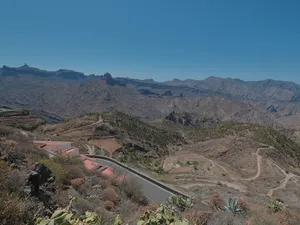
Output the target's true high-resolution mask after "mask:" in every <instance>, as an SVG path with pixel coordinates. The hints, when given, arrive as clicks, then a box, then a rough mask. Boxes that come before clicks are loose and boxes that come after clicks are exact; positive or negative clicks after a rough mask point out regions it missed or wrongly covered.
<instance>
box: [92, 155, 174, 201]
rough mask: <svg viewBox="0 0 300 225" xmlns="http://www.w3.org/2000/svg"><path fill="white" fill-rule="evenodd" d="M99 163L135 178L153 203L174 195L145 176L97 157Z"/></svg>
mask: <svg viewBox="0 0 300 225" xmlns="http://www.w3.org/2000/svg"><path fill="white" fill-rule="evenodd" d="M96 162H97V163H100V164H101V165H105V166H110V167H112V168H114V169H116V170H117V171H118V172H120V171H121V173H123V174H122V175H125V176H126V177H127V178H128V179H134V180H135V181H136V182H137V183H138V184H139V185H140V186H141V189H142V190H143V192H144V195H145V196H146V197H147V198H148V200H149V202H151V203H160V202H163V201H165V200H167V199H168V197H169V196H172V195H174V194H173V193H172V192H170V191H168V190H165V189H164V188H162V187H160V186H158V185H156V184H154V183H152V182H150V181H148V180H146V179H145V178H143V177H140V176H138V175H137V174H134V173H132V172H130V171H127V170H125V169H124V168H123V167H121V166H119V165H117V164H114V163H113V162H109V161H107V160H104V159H96Z"/></svg>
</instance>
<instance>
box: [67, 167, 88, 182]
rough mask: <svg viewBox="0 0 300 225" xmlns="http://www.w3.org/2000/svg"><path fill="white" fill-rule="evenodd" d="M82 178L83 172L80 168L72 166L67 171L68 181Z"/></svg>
mask: <svg viewBox="0 0 300 225" xmlns="http://www.w3.org/2000/svg"><path fill="white" fill-rule="evenodd" d="M84 177H85V174H84V171H83V170H82V168H80V167H77V166H73V167H71V168H70V169H69V171H68V179H69V180H72V179H76V178H84Z"/></svg>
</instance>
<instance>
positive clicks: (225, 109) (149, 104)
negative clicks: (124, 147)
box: [0, 64, 300, 126]
mask: <svg viewBox="0 0 300 225" xmlns="http://www.w3.org/2000/svg"><path fill="white" fill-rule="evenodd" d="M299 94H300V86H299V85H297V84H295V83H292V82H283V81H273V80H264V81H255V82H245V81H242V80H238V79H230V78H226V79H222V78H218V77H209V78H207V79H205V80H185V81H181V80H178V79H174V80H173V81H169V82H155V81H154V80H152V79H148V80H139V79H130V78H121V77H118V78H113V77H112V76H111V75H110V74H109V73H106V74H104V75H99V76H97V75H91V76H85V75H84V74H83V73H79V72H76V71H72V70H65V69H60V70H58V71H45V70H40V69H37V68H32V67H29V66H28V65H26V64H25V65H24V66H22V67H18V68H12V67H7V66H3V68H2V69H0V104H4V105H8V106H13V107H26V108H30V109H33V110H36V111H42V112H44V113H45V112H47V113H49V115H54V116H60V117H69V116H77V115H81V114H85V113H88V112H96V111H108V110H119V111H123V112H125V113H128V114H132V115H136V116H140V117H143V118H158V117H161V116H166V115H168V114H169V113H171V112H173V111H174V112H177V113H188V114H189V115H191V116H192V117H194V118H197V119H200V120H201V119H203V118H216V119H218V120H220V121H224V120H235V121H238V122H250V123H260V124H268V125H274V126H277V125H278V124H277V122H276V120H277V118H280V117H283V116H287V115H293V114H296V113H297V112H299V111H300V107H299V106H300V104H299V102H298V100H299V99H298V98H299V97H298V96H299Z"/></svg>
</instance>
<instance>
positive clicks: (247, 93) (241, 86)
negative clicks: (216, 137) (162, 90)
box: [165, 77, 300, 101]
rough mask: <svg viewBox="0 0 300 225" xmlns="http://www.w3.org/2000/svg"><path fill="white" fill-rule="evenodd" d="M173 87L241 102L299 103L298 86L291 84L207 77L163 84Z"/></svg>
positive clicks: (299, 89)
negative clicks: (224, 95)
mask: <svg viewBox="0 0 300 225" xmlns="http://www.w3.org/2000/svg"><path fill="white" fill-rule="evenodd" d="M165 84H168V85H173V86H182V85H183V86H185V85H186V86H189V87H193V88H196V89H199V90H210V91H214V92H221V93H226V94H228V95H230V96H232V97H236V98H240V99H243V100H258V101H267V100H278V101H299V100H300V98H299V97H300V86H299V85H298V84H295V83H293V82H287V81H275V80H271V79H268V80H262V81H242V80H240V79H231V78H219V77H209V78H207V79H205V80H190V79H188V80H184V81H180V80H173V81H168V82H165Z"/></svg>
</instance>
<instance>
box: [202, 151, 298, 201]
mask: <svg viewBox="0 0 300 225" xmlns="http://www.w3.org/2000/svg"><path fill="white" fill-rule="evenodd" d="M268 149H274V147H272V146H269V147H264V148H258V149H257V150H256V153H255V155H256V157H257V172H256V175H255V176H253V177H249V178H237V177H233V176H231V175H230V172H229V171H228V170H227V169H226V168H225V167H223V166H221V165H220V164H218V163H216V162H214V161H212V160H210V163H211V164H212V166H211V167H210V168H213V167H215V166H218V167H219V168H221V169H222V170H224V171H225V172H226V173H227V174H228V175H229V176H230V178H231V179H233V180H243V181H251V180H255V179H257V178H259V177H260V174H261V167H262V156H261V155H260V154H259V153H260V151H261V150H268ZM273 164H274V165H275V166H276V167H277V168H278V169H279V170H280V171H281V172H282V173H283V174H284V175H285V178H284V179H283V181H282V182H281V184H280V185H279V186H278V187H275V188H271V189H270V190H269V192H268V194H267V196H269V197H272V196H273V194H274V191H276V190H280V189H284V188H285V187H286V185H287V183H288V181H289V180H290V179H291V178H292V177H298V178H300V176H298V175H296V174H293V173H287V172H286V171H285V170H284V169H282V168H281V167H280V166H278V165H277V164H276V163H275V162H273ZM220 182H222V183H224V181H220ZM212 183H215V182H212ZM227 185H228V184H227ZM229 185H231V186H232V187H233V188H235V189H239V190H240V191H243V190H244V189H243V187H242V186H240V185H239V184H234V185H233V184H232V183H229ZM229 185H228V186H229ZM202 186H204V185H202Z"/></svg>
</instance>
